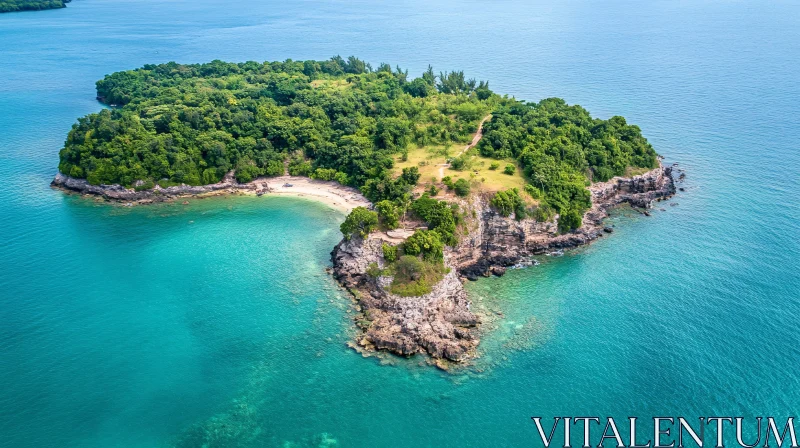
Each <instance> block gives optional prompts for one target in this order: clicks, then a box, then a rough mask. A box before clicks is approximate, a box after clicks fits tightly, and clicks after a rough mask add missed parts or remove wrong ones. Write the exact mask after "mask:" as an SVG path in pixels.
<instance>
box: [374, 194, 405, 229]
mask: <svg viewBox="0 0 800 448" xmlns="http://www.w3.org/2000/svg"><path fill="white" fill-rule="evenodd" d="M375 211H377V212H378V218H379V220H380V222H381V223H382V224H383V225H384V226H385V227H386V228H387V229H396V228H397V227H398V225H399V218H400V216H399V214H400V213H399V210H398V209H397V206H396V205H395V204H394V202H392V201H389V200H383V201H380V202H378V203H377V204H375Z"/></svg>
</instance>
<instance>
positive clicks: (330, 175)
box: [310, 168, 336, 180]
mask: <svg viewBox="0 0 800 448" xmlns="http://www.w3.org/2000/svg"><path fill="white" fill-rule="evenodd" d="M310 177H311V178H312V179H317V180H334V179H335V178H336V170H335V169H333V168H317V169H316V170H314V172H313V173H311V176H310Z"/></svg>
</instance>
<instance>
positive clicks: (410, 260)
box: [391, 255, 447, 297]
mask: <svg viewBox="0 0 800 448" xmlns="http://www.w3.org/2000/svg"><path fill="white" fill-rule="evenodd" d="M446 272H447V268H445V267H444V264H442V263H429V262H425V261H423V260H420V259H419V258H417V257H414V256H411V255H403V256H402V257H400V259H399V260H397V262H396V263H395V264H394V279H393V280H392V285H391V291H392V292H393V293H394V294H397V295H399V296H403V297H418V296H423V295H425V294H428V293H429V292H431V290H432V289H433V285H435V284H437V283H439V281H441V280H442V278H443V277H444V274H445V273H446Z"/></svg>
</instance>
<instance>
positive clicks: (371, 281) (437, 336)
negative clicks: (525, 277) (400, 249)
mask: <svg viewBox="0 0 800 448" xmlns="http://www.w3.org/2000/svg"><path fill="white" fill-rule="evenodd" d="M381 245H382V240H381V239H379V238H369V239H366V240H365V239H361V238H358V237H354V238H353V239H351V240H349V241H348V240H342V241H341V242H340V243H339V244H338V245H337V246H336V247H335V248H334V250H333V252H332V253H331V254H332V257H333V266H334V276H335V277H336V279H337V280H338V281H339V282H340V283H341V284H342V285H344V286H345V287H347V288H348V289H349V290H350V291H351V292H352V293H353V295H354V296H355V297H356V298H357V299H358V302H359V305H360V306H361V309H362V316H360V317H359V320H360V323H361V325H362V328H363V329H364V336H363V338H361V340H360V341H359V343H360V344H361V345H362V346H364V347H367V348H375V349H379V350H388V351H390V352H393V353H396V354H399V355H406V356H407V355H413V354H415V353H420V352H423V353H428V354H429V355H431V356H432V357H434V358H443V359H448V360H450V361H463V360H465V359H467V358H469V357H470V356H471V355H472V354H473V352H474V349H475V347H477V345H478V337H477V334H476V331H475V327H476V326H477V325H478V323H479V320H478V317H477V316H476V315H475V314H473V313H472V312H471V311H470V304H469V300H468V299H467V294H466V292H465V291H464V288H463V286H462V284H461V280H460V279H459V277H458V275H457V273H456V271H455V270H454V269H451V270H450V272H449V273H447V274H446V275H445V276H444V278H443V279H442V280H441V281H440V282H439V283H437V284H436V285H435V286H434V287H433V290H432V291H431V292H430V293H429V294H426V295H424V296H422V297H400V296H398V295H395V294H392V293H390V292H389V288H388V287H389V283H390V282H391V278H389V277H377V278H374V277H371V276H370V275H369V274H367V270H368V269H369V266H370V264H373V263H374V264H377V265H378V266H380V267H382V266H383V265H384V260H383V251H382V249H381Z"/></svg>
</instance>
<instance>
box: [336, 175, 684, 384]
mask: <svg viewBox="0 0 800 448" xmlns="http://www.w3.org/2000/svg"><path fill="white" fill-rule="evenodd" d="M589 190H590V191H591V194H592V204H593V205H592V207H591V208H590V209H589V210H588V211H587V212H586V214H585V215H584V217H583V225H582V226H581V227H580V228H579V229H577V230H575V231H574V232H571V233H568V234H558V226H557V223H555V222H544V223H540V222H536V221H535V220H532V219H523V220H520V221H517V220H515V219H514V217H513V216H512V217H503V216H500V215H499V214H498V213H497V212H495V211H494V210H493V209H492V208H491V207H490V206H489V198H488V197H482V196H480V195H474V196H473V197H472V198H470V200H469V201H461V202H460V205H461V207H462V209H463V210H465V211H466V213H465V216H467V217H468V218H467V220H466V221H467V222H466V223H465V226H464V227H465V228H466V234H464V235H462V236H461V240H460V241H461V242H460V243H459V244H458V245H457V246H456V247H448V248H446V250H445V264H446V266H447V267H449V268H450V272H449V273H448V274H447V275H446V276H445V278H444V279H443V280H442V281H441V282H440V283H439V284H438V285H436V286H435V287H434V290H433V291H432V292H431V293H429V294H427V295H425V296H423V297H400V296H397V295H394V294H391V293H389V292H388V285H389V283H390V281H391V278H389V277H380V276H379V277H377V278H375V277H372V276H370V275H369V274H368V273H367V272H368V270H369V266H370V265H371V264H375V265H377V266H379V267H381V268H383V267H384V265H385V264H386V263H385V260H384V259H383V252H382V250H381V245H382V244H383V242H384V240H383V239H382V238H381V236H379V235H374V234H373V235H370V237H369V238H367V239H360V238H353V239H352V240H350V241H347V240H342V241H341V242H340V243H339V244H338V245H337V246H336V247H335V248H334V250H333V252H331V258H332V261H333V275H334V277H335V278H336V279H337V280H338V281H339V282H340V283H341V284H342V285H343V286H344V287H346V288H347V289H348V290H349V291H350V292H351V293H352V294H353V296H354V297H355V299H356V300H357V301H358V304H359V309H360V314H359V315H358V316H357V317H356V322H357V323H358V325H359V326H360V327H361V329H362V330H363V335H362V336H361V337H360V339H359V340H358V344H359V345H360V346H361V347H363V348H365V349H368V350H370V349H378V350H387V351H389V352H392V353H395V354H398V355H403V356H410V355H413V354H416V353H424V354H427V355H428V356H429V357H430V359H431V360H432V361H433V362H434V363H435V364H436V365H437V366H439V367H442V368H447V367H448V365H450V363H452V362H455V363H461V362H464V361H467V360H469V359H470V358H472V357H474V356H475V355H476V349H477V347H478V344H479V342H480V334H479V326H480V323H481V317H480V316H479V315H477V314H476V313H474V312H472V311H471V310H470V302H469V299H468V298H467V294H466V291H465V290H464V287H463V282H465V281H467V280H477V279H478V277H481V276H484V277H488V276H491V275H493V274H494V275H503V274H504V273H505V269H506V268H507V267H509V266H513V265H515V264H517V263H519V262H521V261H524V260H527V259H529V258H530V257H531V256H533V255H537V254H542V253H546V252H548V251H551V250H561V249H567V248H573V247H578V246H582V245H585V244H588V243H590V242H592V241H593V240H595V239H597V238H600V237H602V236H603V234H604V233H608V232H610V231H612V230H611V229H610V228H604V227H603V225H602V221H603V219H605V218H606V217H607V216H608V210H609V209H611V208H612V207H615V206H617V205H620V204H623V203H628V204H630V205H631V206H632V207H637V208H641V209H642V210H644V211H643V213H647V212H646V210H647V209H649V208H650V207H651V206H652V203H653V202H656V201H660V200H663V199H666V198H668V197H670V196H672V195H674V194H675V182H674V179H673V177H672V167H662V166H659V167H658V168H656V169H654V170H652V171H649V172H647V173H645V174H642V175H641V176H635V177H632V178H621V177H616V178H613V179H611V180H610V181H608V182H603V183H597V184H594V185H592V186H591V187H589Z"/></svg>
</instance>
